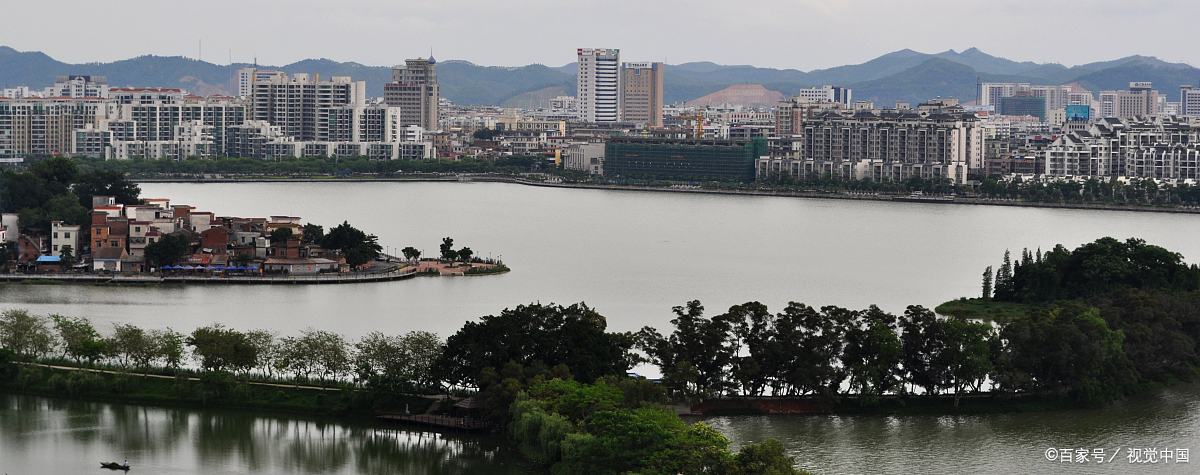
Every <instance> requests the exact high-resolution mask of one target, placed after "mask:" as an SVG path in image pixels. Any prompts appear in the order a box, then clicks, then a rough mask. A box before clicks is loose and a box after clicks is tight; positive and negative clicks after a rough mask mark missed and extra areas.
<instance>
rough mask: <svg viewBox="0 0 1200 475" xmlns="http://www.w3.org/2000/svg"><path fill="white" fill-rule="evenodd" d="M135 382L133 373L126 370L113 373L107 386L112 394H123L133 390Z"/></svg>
mask: <svg viewBox="0 0 1200 475" xmlns="http://www.w3.org/2000/svg"><path fill="white" fill-rule="evenodd" d="M136 383H137V380H136V379H134V376H133V375H131V374H129V372H127V371H121V372H118V373H117V374H115V375H113V378H112V383H111V384H110V385H109V388H110V389H112V392H113V394H125V393H128V392H130V391H131V390H133V387H134V385H135V384H136Z"/></svg>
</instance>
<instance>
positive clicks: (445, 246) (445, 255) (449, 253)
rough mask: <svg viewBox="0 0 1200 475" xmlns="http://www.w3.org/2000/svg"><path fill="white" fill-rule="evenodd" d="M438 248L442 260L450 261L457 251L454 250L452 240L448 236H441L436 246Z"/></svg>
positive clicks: (456, 255)
mask: <svg viewBox="0 0 1200 475" xmlns="http://www.w3.org/2000/svg"><path fill="white" fill-rule="evenodd" d="M438 250H440V251H441V252H442V260H443V261H447V262H452V261H454V259H455V258H456V257H458V253H457V252H455V251H454V240H453V239H450V238H449V237H445V238H442V244H441V245H439V246H438Z"/></svg>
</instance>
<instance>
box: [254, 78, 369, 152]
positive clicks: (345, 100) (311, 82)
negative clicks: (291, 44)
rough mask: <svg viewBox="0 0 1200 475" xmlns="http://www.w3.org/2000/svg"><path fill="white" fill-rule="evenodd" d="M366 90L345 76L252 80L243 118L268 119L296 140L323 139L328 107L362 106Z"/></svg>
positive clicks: (363, 85) (365, 99)
mask: <svg viewBox="0 0 1200 475" xmlns="http://www.w3.org/2000/svg"><path fill="white" fill-rule="evenodd" d="M366 89H367V83H366V81H351V80H350V77H349V76H334V77H332V78H331V79H330V80H328V81H321V80H320V78H319V77H318V76H312V75H309V74H307V73H296V74H292V75H290V76H272V77H271V78H269V79H266V80H259V81H255V82H254V93H253V94H252V96H251V103H252V105H253V106H252V112H251V113H250V114H249V115H248V116H247V120H257V121H267V122H270V123H271V124H273V125H277V126H279V127H281V130H282V131H283V133H285V134H287V135H289V136H291V137H294V138H295V139H296V140H298V141H312V140H320V139H325V138H328V137H327V134H328V122H329V113H330V110H331V109H333V108H335V107H341V106H347V105H351V106H353V105H365V104H366V102H367V97H366Z"/></svg>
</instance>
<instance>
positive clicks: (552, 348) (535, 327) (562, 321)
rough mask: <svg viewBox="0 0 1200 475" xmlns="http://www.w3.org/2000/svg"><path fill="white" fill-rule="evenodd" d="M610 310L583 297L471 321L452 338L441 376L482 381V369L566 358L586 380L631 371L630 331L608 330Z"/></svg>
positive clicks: (446, 379) (440, 368)
mask: <svg viewBox="0 0 1200 475" xmlns="http://www.w3.org/2000/svg"><path fill="white" fill-rule="evenodd" d="M607 326H608V322H607V320H606V319H605V318H604V316H602V315H600V314H599V313H596V311H595V310H592V309H591V308H589V307H588V306H587V305H584V304H582V303H579V304H574V305H571V306H569V307H563V306H561V305H554V304H550V305H542V304H530V305H519V306H517V307H516V308H515V309H505V310H504V311H503V312H501V313H500V315H488V316H485V317H482V318H480V321H478V322H467V323H466V324H464V325H463V327H462V328H461V329H459V331H458V332H457V333H455V334H454V335H452V336H450V338H448V339H447V340H446V350H445V352H443V353H442V357H441V359H440V360H439V361H438V374H439V375H440V379H441V380H442V381H444V382H446V383H450V384H465V385H469V386H475V387H479V384H480V379H479V378H480V371H481V370H482V369H484V368H489V367H490V368H493V369H495V368H502V367H504V365H505V364H506V363H508V362H510V361H512V362H515V363H516V364H519V365H521V366H530V365H532V364H533V363H535V362H540V363H542V364H543V365H544V366H547V367H553V366H557V365H559V364H564V365H566V366H567V367H569V368H570V370H571V371H572V372H573V373H574V375H575V377H576V378H577V379H579V380H580V381H583V382H591V381H594V380H595V379H596V378H599V377H601V376H604V375H610V374H625V373H626V371H627V370H628V369H629V368H630V366H631V365H632V364H631V363H632V361H633V355H632V354H631V353H630V349H631V348H632V346H633V337H632V335H629V334H622V333H607V332H605V329H606V328H607Z"/></svg>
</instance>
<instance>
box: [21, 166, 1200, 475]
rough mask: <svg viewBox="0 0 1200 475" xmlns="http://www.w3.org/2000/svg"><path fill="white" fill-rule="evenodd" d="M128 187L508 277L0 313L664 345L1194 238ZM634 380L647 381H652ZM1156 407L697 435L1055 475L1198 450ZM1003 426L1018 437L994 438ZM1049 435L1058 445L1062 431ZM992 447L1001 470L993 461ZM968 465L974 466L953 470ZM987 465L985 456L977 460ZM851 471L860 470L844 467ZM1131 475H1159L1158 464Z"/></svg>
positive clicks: (996, 221) (451, 198)
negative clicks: (674, 323) (1048, 257)
mask: <svg viewBox="0 0 1200 475" xmlns="http://www.w3.org/2000/svg"><path fill="white" fill-rule="evenodd" d="M142 188H143V196H145V197H149V198H159V197H161V198H170V199H171V200H172V204H187V205H191V206H195V207H196V208H197V209H198V210H200V211H211V212H214V213H216V215H218V216H242V217H268V216H273V215H289V216H299V217H301V218H302V222H305V223H308V222H311V223H315V224H321V225H324V226H325V227H326V229H329V228H330V227H332V226H335V225H336V224H339V223H341V222H342V221H348V222H349V223H351V224H352V225H354V226H355V227H358V228H360V229H363V230H365V231H367V232H369V233H372V234H375V235H377V236H379V241H380V244H382V245H384V246H387V247H388V248H389V251H390V252H391V253H393V254H398V251H396V250H397V249H399V248H402V247H405V246H413V247H416V248H417V249H420V250H422V251H423V255H424V256H434V255H436V254H437V253H438V245H439V244H440V243H441V239H442V238H443V237H447V236H449V237H452V238H453V239H454V244H455V247H456V248H457V247H462V246H468V247H470V248H471V249H472V250H474V251H475V255H477V256H482V257H488V256H491V257H493V258H500V257H502V258H503V260H504V262H505V263H506V264H508V265H509V267H511V268H512V269H513V271H512V272H510V273H507V274H504V275H498V276H481V277H436V278H428V277H422V278H416V279H411V280H404V281H395V282H383V283H371V284H352V285H319V286H192V287H183V286H161V287H158V288H143V287H106V286H57V285H6V286H0V307H4V308H10V307H21V308H28V309H30V310H31V311H33V312H35V313H39V314H48V313H59V314H64V315H70V316H86V317H89V318H91V319H92V320H93V321H94V322H95V323H96V324H97V325H96V326H97V328H99V329H100V330H101V331H102V332H104V331H111V328H112V327H111V323H112V322H122V323H133V324H136V325H139V326H143V327H147V328H160V327H165V326H170V327H172V328H174V329H176V330H180V331H184V332H188V331H190V330H191V329H193V328H195V327H197V326H202V325H207V324H210V323H213V322H221V323H224V324H226V325H228V326H230V327H233V328H237V329H254V328H266V329H272V330H278V331H280V332H282V333H283V334H296V333H297V332H298V331H299V330H301V329H303V328H306V327H313V328H317V329H324V330H332V331H337V332H340V333H342V334H343V335H345V336H347V337H349V338H351V339H357V338H358V337H360V336H362V335H364V334H366V333H368V332H371V331H376V330H378V331H383V332H385V333H403V332H407V331H410V330H425V331H432V332H435V333H437V334H439V335H441V336H442V337H446V336H449V335H450V334H453V332H455V331H456V330H457V329H458V328H459V327H460V326H461V325H462V324H463V322H465V321H468V320H471V319H475V318H478V317H479V316H482V315H488V314H494V313H498V312H499V311H500V310H502V309H504V308H506V307H513V306H516V305H520V304H523V303H530V302H535V301H540V302H542V303H549V302H555V303H561V304H570V303H575V302H586V303H587V304H588V305H589V306H592V307H593V308H595V309H596V310H597V311H598V312H600V313H601V314H602V315H605V316H606V317H607V319H608V323H609V329H610V330H615V331H636V330H638V329H640V328H641V327H642V326H646V325H649V326H653V327H656V328H658V329H659V330H661V331H664V332H665V331H669V326H670V324H669V321H670V319H671V318H672V316H673V314H672V313H671V307H673V306H677V305H683V304H684V303H686V302H687V301H689V300H693V299H698V300H700V301H701V302H702V303H703V304H704V305H705V306H706V308H707V309H708V313H709V314H710V315H714V314H716V313H720V312H722V311H723V310H724V309H727V308H728V307H729V306H731V305H735V304H739V303H743V302H746V301H752V300H757V301H761V302H763V303H765V304H767V305H768V306H769V307H770V308H771V309H772V310H775V311H778V310H782V308H783V307H784V306H785V305H786V304H787V302H789V301H797V302H802V303H806V304H809V305H813V306H818V307H819V306H822V305H839V306H843V307H850V308H866V307H867V306H869V305H872V304H877V305H879V306H880V307H881V308H883V309H884V310H886V311H890V312H894V313H900V312H903V310H904V308H905V307H906V306H907V305H912V304H917V305H924V306H927V307H933V306H936V305H937V304H939V303H941V302H943V301H946V300H950V299H954V298H957V297H961V296H976V295H978V294H979V292H980V288H981V276H982V273H983V269H984V268H985V267H987V266H989V265H993V266H998V265H999V263H1000V261H1001V258H1002V256H1003V253H1004V251H1005V249H1009V250H1011V251H1012V252H1013V254H1014V256H1019V255H1020V251H1021V249H1022V248H1029V249H1030V250H1031V251H1033V250H1036V249H1038V248H1041V249H1042V250H1047V249H1050V248H1052V247H1053V246H1054V245H1056V244H1062V245H1064V246H1067V247H1069V248H1074V247H1076V246H1078V245H1080V244H1083V243H1085V242H1090V241H1093V240H1095V239H1097V238H1100V237H1104V236H1112V237H1116V238H1118V239H1125V238H1128V237H1138V238H1142V239H1145V240H1146V241H1148V242H1149V243H1151V244H1155V245H1160V246H1163V247H1166V248H1167V249H1170V250H1173V251H1176V252H1180V253H1182V254H1183V256H1184V258H1185V259H1186V260H1188V262H1197V261H1200V240H1197V239H1196V238H1195V235H1196V230H1197V228H1198V226H1200V216H1190V215H1178V214H1168V213H1138V212H1113V211H1085V210H1061V209H1043V208H1015V207H990V206H961V205H933V204H922V203H890V202H877V201H867V202H862V201H849V200H820V199H796V198H784V197H761V196H736V195H706V194H689V193H670V192H661V193H655V192H633V191H612V190H581V189H563V188H542V187H531V186H522V185H516V184H505V183H391V182H383V183H377V182H372V183H331V182H318V183H253V184H249V183H246V184H232V183H222V184H163V183H154V184H143V185H142ZM636 371H638V372H641V373H644V374H649V375H655V374H657V371H656V370H655V369H654V368H637V369H636ZM1172 391H1174V392H1170V393H1168V394H1164V395H1161V397H1163V398H1167V399H1170V398H1175V399H1170V400H1178V401H1181V402H1179V403H1178V404H1174V403H1171V404H1167V403H1164V404H1167V406H1165V407H1164V406H1162V405H1155V406H1153V407H1154V408H1158V409H1150V410H1151V411H1152V414H1150V415H1148V416H1139V415H1137V414H1141V413H1137V412H1136V411H1135V412H1134V413H1131V414H1132V415H1128V416H1122V417H1091V416H1088V417H1090V419H1088V418H1085V417H1083V416H1082V415H1079V414H1076V413H1075V412H1071V413H1064V415H1059V414H1055V415H1053V417H1060V418H1062V419H1063V420H1064V421H1076V420H1077V419H1081V418H1082V419H1087V420H1093V421H1095V422H1093V423H1091V424H1090V425H1087V426H1086V427H1079V428H1078V430H1076V431H1074V432H1061V433H1058V435H1055V434H1056V433H1054V432H1050V433H1047V429H1048V428H1047V427H1046V426H1045V424H1044V422H1046V421H1048V420H1052V419H1053V417H1052V416H1051V415H1046V414H1032V415H1022V414H1012V415H1001V416H987V417H981V418H974V419H972V418H968V419H956V418H949V419H946V418H921V417H906V418H878V417H868V416H853V417H835V418H820V417H796V418H790V417H781V418H775V417H771V418H727V419H715V420H714V424H717V425H718V428H719V429H721V430H722V432H724V433H726V434H727V435H729V436H730V437H731V438H732V439H733V440H734V442H735V444H737V443H742V442H744V441H751V442H754V441H758V440H760V439H761V438H763V437H776V438H780V439H781V440H784V441H785V442H786V443H787V444H788V447H789V450H791V451H793V453H794V454H796V455H797V456H799V457H800V458H801V463H802V467H803V468H805V469H808V470H812V471H814V472H817V473H861V472H864V471H865V472H875V471H876V470H875V468H880V469H881V470H880V471H883V469H887V468H888V467H891V468H895V469H896V470H891V471H895V472H898V473H899V472H905V471H908V472H911V471H921V470H918V468H919V467H924V466H938V465H929V464H931V463H933V462H934V461H935V459H936V460H942V459H945V458H955V457H959V458H962V459H963V460H964V462H962V463H961V464H959V465H955V467H958V469H955V470H949V471H951V472H953V471H965V470H968V469H969V470H971V471H980V470H983V471H986V470H987V466H984V464H983V463H982V461H984V460H991V461H992V462H991V463H992V466H995V467H998V468H997V470H1005V471H1014V470H1015V471H1018V472H1045V473H1050V472H1059V471H1062V470H1064V469H1065V467H1059V466H1058V465H1056V464H1051V463H1048V462H1047V461H1046V459H1045V458H1044V456H1043V455H1044V454H1043V453H1042V452H1043V451H1044V450H1045V449H1046V448H1048V447H1051V446H1053V445H1056V444H1067V446H1072V447H1073V446H1075V445H1079V444H1087V443H1098V442H1109V441H1112V442H1117V443H1120V444H1126V443H1127V444H1149V443H1151V442H1156V441H1158V440H1159V439H1154V440H1148V439H1141V440H1124V439H1122V438H1121V437H1124V436H1123V435H1122V433H1121V432H1120V427H1125V426H1129V425H1130V424H1131V423H1132V422H1133V421H1138V422H1139V423H1141V422H1142V421H1148V422H1145V423H1147V424H1150V426H1147V427H1148V428H1146V429H1145V430H1147V431H1157V432H1156V433H1161V434H1174V435H1171V437H1174V438H1173V439H1169V440H1167V439H1164V440H1163V442H1169V443H1171V444H1176V445H1180V446H1186V445H1187V444H1195V443H1196V442H1197V441H1198V440H1200V437H1198V435H1197V434H1198V432H1197V427H1196V426H1197V420H1198V417H1200V415H1198V414H1200V409H1198V408H1197V406H1196V404H1195V403H1194V401H1196V400H1197V399H1200V396H1198V393H1197V392H1196V391H1195V390H1183V389H1180V390H1172ZM1188 391H1191V392H1188ZM1172 404H1173V405H1172ZM1168 413H1169V414H1168ZM1160 416H1161V417H1160ZM1168 416H1169V417H1168ZM1013 418H1015V419H1016V420H1018V421H1024V422H1016V423H1012V422H1009V421H1012V420H1013ZM1155 421H1158V422H1155ZM1080 423H1081V424H1082V422H1080ZM1014 424H1015V425H1014ZM1154 424H1158V425H1154ZM1178 424H1183V426H1182V427H1183V428H1182V429H1180V426H1178ZM1187 424H1190V425H1187ZM1011 427H1024V429H1010V428H1011ZM1054 427H1057V428H1061V429H1062V430H1063V431H1067V430H1068V429H1069V427H1071V426H1069V425H1064V424H1057V425H1055V426H1054ZM863 433H879V437H881V438H876V439H872V440H870V441H858V440H856V439H855V437H856V434H863ZM964 434H970V435H972V436H971V437H965V436H964ZM1098 434H1100V435H1098ZM1103 434H1110V435H1111V437H1110V438H1107V439H1106V438H1103V437H1101V435H1103ZM1097 437H1100V438H1097ZM1112 437H1116V438H1112ZM1130 437H1131V438H1132V435H1131V436H1130ZM0 444H3V445H0V450H3V451H4V452H0V453H6V452H9V446H8V445H7V444H8V443H7V442H3V443H0ZM930 444H941V445H943V446H944V450H933V448H934V447H933V446H931V445H930ZM1047 444H1049V445H1047ZM1195 445H1200V444H1195ZM1017 448H1021V450H1023V452H1022V451H1019V450H1017ZM1076 448H1078V447H1076ZM1114 448H1115V446H1114V447H1109V450H1110V451H1111V450H1113V449H1114ZM1001 449H1004V450H1008V451H1009V452H1011V453H1008V454H993V451H999V450H1001ZM1010 449H1011V450H1010ZM63 450H66V449H65V448H64V449H63ZM846 451H851V452H846ZM1026 452H1027V453H1026ZM968 453H971V454H975V455H973V456H972V457H974V458H971V457H966V454H968ZM989 454H993V455H995V456H993V457H990V458H988V457H987V455H989ZM1028 454H1033V455H1036V457H1034V456H1032V455H1028ZM1001 455H1004V456H1001ZM855 457H857V458H860V459H863V460H864V461H866V460H869V461H870V462H869V463H870V464H873V465H861V464H855V462H852V461H850V460H847V459H850V458H855ZM1038 457H1042V458H1038ZM4 458H7V457H4ZM805 460H810V461H809V462H805ZM889 460H891V462H888V461H889ZM968 461H969V462H970V464H969V465H968V464H967V462H968ZM862 463H868V462H862ZM1198 463H1200V462H1198ZM889 464H890V465H889ZM1068 465H1069V464H1068ZM1111 466H1112V467H1115V466H1116V465H1111ZM1134 467H1143V466H1142V465H1136V466H1134ZM1144 467H1147V470H1151V469H1152V470H1154V472H1155V473H1170V472H1169V471H1167V470H1168V469H1167V468H1165V467H1164V466H1162V465H1145V466H1144ZM1082 469H1083V468H1080V470H1082ZM1094 469H1095V468H1088V470H1094ZM1126 469H1128V467H1126ZM1139 469H1140V468H1139ZM1070 470H1075V469H1074V468H1072V469H1070ZM937 471H939V472H940V471H941V470H937ZM1114 473H1116V472H1114Z"/></svg>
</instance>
